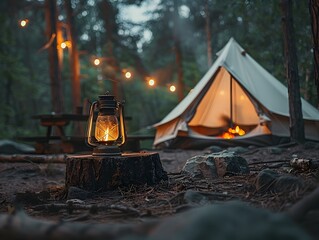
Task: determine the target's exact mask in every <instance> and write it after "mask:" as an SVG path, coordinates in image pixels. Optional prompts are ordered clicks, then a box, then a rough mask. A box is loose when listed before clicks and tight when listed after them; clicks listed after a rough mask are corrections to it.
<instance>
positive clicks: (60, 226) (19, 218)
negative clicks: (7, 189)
mask: <svg viewBox="0 0 319 240" xmlns="http://www.w3.org/2000/svg"><path fill="white" fill-rule="evenodd" d="M153 225H154V222H152V221H150V222H148V223H146V224H143V225H136V224H135V225H133V224H92V223H74V222H73V223H72V222H64V221H58V222H52V221H46V220H40V219H35V218H32V217H29V216H27V215H26V214H25V213H24V212H18V213H16V214H15V215H8V214H0V239H10V240H18V239H19V240H20V239H21V240H22V239H30V240H31V239H32V240H42V239H47V240H57V239H59V240H64V239H71V240H73V239H79V240H82V239H91V240H93V239H109V240H112V239H119V238H121V237H123V236H129V237H134V236H135V237H139V236H143V235H146V234H147V233H148V231H149V229H150V228H151V227H152V226H153Z"/></svg>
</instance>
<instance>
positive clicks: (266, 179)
mask: <svg viewBox="0 0 319 240" xmlns="http://www.w3.org/2000/svg"><path fill="white" fill-rule="evenodd" d="M278 177H279V174H278V173H276V172H275V171H273V170H270V169H264V170H262V171H261V172H259V173H258V175H257V177H256V184H255V185H256V189H257V191H260V192H265V191H267V190H269V189H270V186H271V185H272V184H273V183H274V181H275V180H276V179H277V178H278Z"/></svg>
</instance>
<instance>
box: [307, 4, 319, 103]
mask: <svg viewBox="0 0 319 240" xmlns="http://www.w3.org/2000/svg"><path fill="white" fill-rule="evenodd" d="M309 11H310V17H311V27H312V42H313V58H314V73H315V74H314V78H315V83H316V86H317V107H319V2H318V0H309Z"/></svg>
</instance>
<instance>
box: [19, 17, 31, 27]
mask: <svg viewBox="0 0 319 240" xmlns="http://www.w3.org/2000/svg"><path fill="white" fill-rule="evenodd" d="M28 23H29V20H28V19H22V20H20V21H19V24H20V27H22V28H24V27H26V26H27V25H28Z"/></svg>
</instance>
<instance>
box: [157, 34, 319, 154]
mask: <svg viewBox="0 0 319 240" xmlns="http://www.w3.org/2000/svg"><path fill="white" fill-rule="evenodd" d="M217 55H218V58H217V60H216V61H215V63H214V64H213V65H212V67H211V68H210V69H209V70H208V72H207V73H206V74H205V75H204V76H203V78H202V79H201V80H200V81H199V82H198V83H197V85H196V86H195V87H194V89H193V90H191V91H190V92H189V94H188V95H187V96H186V97H185V98H184V99H183V100H182V101H181V102H180V103H179V104H178V105H177V106H176V107H175V108H174V109H173V110H172V111H171V112H170V113H169V114H168V115H167V116H166V117H165V118H164V119H163V120H162V121H161V122H159V123H157V124H155V125H154V126H155V127H156V136H155V140H154V146H155V147H157V148H159V147H171V148H184V149H187V148H193V149H196V148H201V149H202V148H205V147H208V146H210V145H255V146H264V145H272V144H277V143H280V142H284V141H288V140H289V138H290V131H289V107H288V90H287V88H286V87H285V86H284V85H283V84H281V83H280V82H279V81H278V80H277V79H276V78H274V77H273V76H272V75H271V74H270V73H269V72H267V71H266V70H265V69H264V68H263V67H262V66H260V65H259V64H258V63H257V62H256V61H255V60H254V59H253V58H252V57H251V56H249V55H248V54H247V53H246V52H245V50H244V49H243V48H242V47H241V46H240V45H239V44H238V43H237V42H236V41H235V40H234V39H233V38H231V39H230V40H229V42H228V43H227V44H226V46H225V47H224V48H223V49H222V50H221V51H220V52H219V53H218V54H217ZM302 113H303V118H304V124H305V135H306V139H309V140H315V141H319V111H318V110H317V109H316V108H314V107H313V106H312V105H311V104H309V103H308V102H306V101H305V100H304V99H302Z"/></svg>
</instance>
